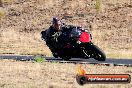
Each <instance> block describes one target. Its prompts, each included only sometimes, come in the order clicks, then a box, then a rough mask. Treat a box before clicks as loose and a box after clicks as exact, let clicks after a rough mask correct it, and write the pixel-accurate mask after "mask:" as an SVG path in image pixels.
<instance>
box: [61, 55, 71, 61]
mask: <svg viewBox="0 0 132 88" xmlns="http://www.w3.org/2000/svg"><path fill="white" fill-rule="evenodd" d="M62 59H63V60H65V61H68V60H70V59H71V57H69V56H64V57H62Z"/></svg>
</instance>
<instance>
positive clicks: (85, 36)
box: [79, 32, 91, 43]
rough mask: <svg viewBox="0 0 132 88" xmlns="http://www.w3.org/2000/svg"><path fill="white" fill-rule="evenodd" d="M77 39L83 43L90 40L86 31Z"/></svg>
mask: <svg viewBox="0 0 132 88" xmlns="http://www.w3.org/2000/svg"><path fill="white" fill-rule="evenodd" d="M79 41H81V42H83V43H87V42H90V41H91V38H90V34H88V33H87V32H82V33H81V35H80V38H79Z"/></svg>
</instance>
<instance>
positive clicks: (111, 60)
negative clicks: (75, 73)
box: [0, 55, 132, 67]
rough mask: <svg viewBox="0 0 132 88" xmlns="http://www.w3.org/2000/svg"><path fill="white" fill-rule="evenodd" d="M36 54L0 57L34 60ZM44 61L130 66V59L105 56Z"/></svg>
mask: <svg viewBox="0 0 132 88" xmlns="http://www.w3.org/2000/svg"><path fill="white" fill-rule="evenodd" d="M35 57H36V56H33V55H0V59H15V60H20V61H30V60H35ZM41 57H42V58H44V59H45V61H46V62H59V63H74V64H97V65H106V66H111V65H113V66H127V67H132V59H125V58H124V59H114V58H107V59H106V61H103V62H101V61H97V60H94V59H93V58H89V59H80V58H71V59H70V60H69V61H64V60H62V59H61V58H54V57H44V56H41Z"/></svg>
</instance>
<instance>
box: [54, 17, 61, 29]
mask: <svg viewBox="0 0 132 88" xmlns="http://www.w3.org/2000/svg"><path fill="white" fill-rule="evenodd" d="M52 26H53V27H54V29H55V30H56V31H60V30H61V26H62V22H61V20H60V19H59V18H58V17H53V19H52Z"/></svg>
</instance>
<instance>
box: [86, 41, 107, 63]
mask: <svg viewBox="0 0 132 88" xmlns="http://www.w3.org/2000/svg"><path fill="white" fill-rule="evenodd" d="M85 53H86V54H87V55H90V57H91V58H94V59H95V60H98V61H105V60H106V55H105V53H104V52H103V51H102V50H101V49H100V48H99V47H98V46H96V45H93V44H92V43H91V44H90V45H88V48H86V49H85Z"/></svg>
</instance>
